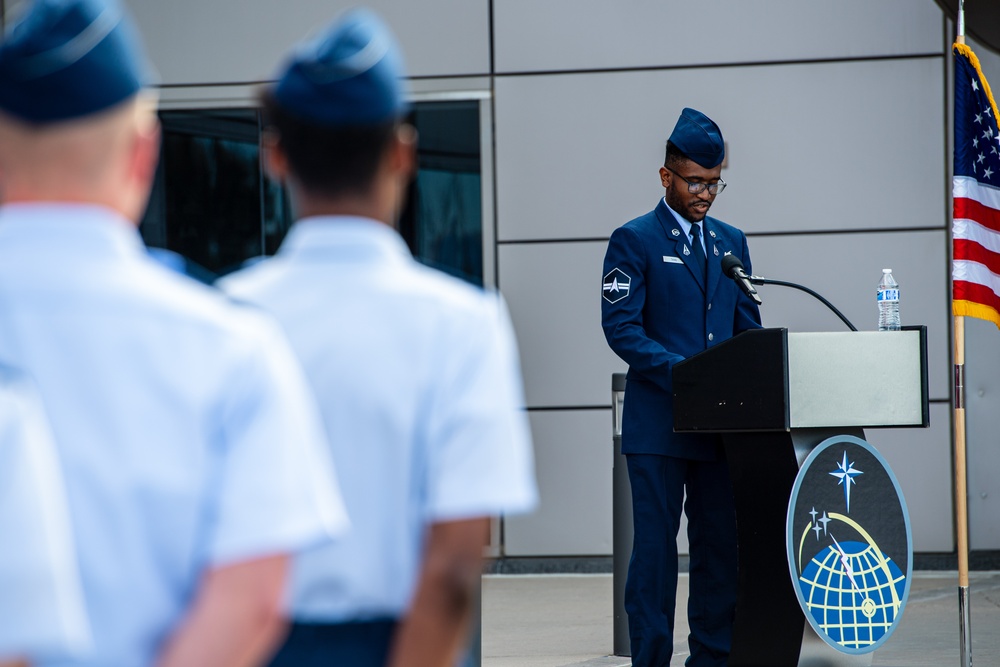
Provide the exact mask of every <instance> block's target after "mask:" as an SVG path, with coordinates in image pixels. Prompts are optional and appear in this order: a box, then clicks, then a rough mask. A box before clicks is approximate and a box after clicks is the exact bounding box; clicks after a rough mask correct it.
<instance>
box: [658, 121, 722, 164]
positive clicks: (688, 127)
mask: <svg viewBox="0 0 1000 667" xmlns="http://www.w3.org/2000/svg"><path fill="white" fill-rule="evenodd" d="M669 141H670V143H672V144H673V145H674V146H676V147H677V149H678V150H679V151H680V152H682V153H684V155H687V156H688V157H689V158H691V160H693V161H694V162H697V163H698V164H700V165H701V166H702V167H705V169H712V168H713V167H716V166H718V165H720V164H722V160H723V158H725V157H726V144H725V143H724V142H723V141H722V130H720V129H719V126H718V125H716V124H715V122H714V121H713V120H712V119H711V118H709V117H708V116H706V115H705V114H703V113H702V112H700V111H696V110H694V109H687V108H685V109H684V110H683V111H681V117H680V118H678V119H677V124H676V125H674V131H673V132H671V133H670V139H669Z"/></svg>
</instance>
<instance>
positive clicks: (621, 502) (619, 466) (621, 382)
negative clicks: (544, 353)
mask: <svg viewBox="0 0 1000 667" xmlns="http://www.w3.org/2000/svg"><path fill="white" fill-rule="evenodd" d="M624 405H625V374H624V373H615V374H614V375H612V376H611V420H612V441H613V442H614V458H613V462H612V466H611V470H612V485H611V495H612V501H611V503H612V508H611V513H612V526H613V527H612V533H613V536H612V549H613V556H612V559H613V563H614V566H613V570H614V575H613V578H614V624H615V625H614V644H615V647H614V655H632V647H631V645H630V644H629V637H628V614H626V613H625V579H626V577H627V576H628V562H629V558H631V556H632V487H631V486H630V485H629V481H628V468H627V467H626V465H625V457H624V456H622V407H623V406H624Z"/></svg>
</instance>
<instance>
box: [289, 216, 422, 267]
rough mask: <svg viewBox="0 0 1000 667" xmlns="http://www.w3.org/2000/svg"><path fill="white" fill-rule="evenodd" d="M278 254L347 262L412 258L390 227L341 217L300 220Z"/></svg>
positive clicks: (318, 217) (368, 219) (293, 257)
mask: <svg viewBox="0 0 1000 667" xmlns="http://www.w3.org/2000/svg"><path fill="white" fill-rule="evenodd" d="M278 255H279V256H281V257H286V258H289V259H309V258H326V259H329V258H331V257H335V258H336V259H338V260H347V261H350V260H364V259H370V258H374V257H381V258H396V259H408V258H411V257H412V256H411V255H410V250H409V248H407V247H406V243H405V242H404V241H403V238H402V237H401V236H400V235H399V232H397V231H396V230H395V229H393V228H392V227H390V226H389V225H387V224H385V223H382V222H379V221H378V220H372V219H371V218H362V217H355V216H342V215H329V216H313V217H308V218H303V219H301V220H299V221H298V222H296V223H295V224H294V225H292V228H291V230H290V231H289V232H288V236H287V237H286V238H285V240H284V242H282V244H281V248H280V249H279V250H278Z"/></svg>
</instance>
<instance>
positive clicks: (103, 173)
mask: <svg viewBox="0 0 1000 667" xmlns="http://www.w3.org/2000/svg"><path fill="white" fill-rule="evenodd" d="M148 80H149V74H148V69H147V66H146V61H145V60H144V57H143V55H142V52H141V49H140V47H139V43H138V37H137V35H136V33H134V32H133V30H132V27H131V24H130V21H129V19H128V17H127V16H126V14H125V12H124V10H123V8H122V7H121V6H120V5H119V4H117V2H114V1H113V0H36V1H35V2H33V3H32V4H31V5H30V6H29V7H28V11H27V12H26V13H25V14H24V16H23V18H22V19H21V20H20V21H18V22H16V23H15V24H14V25H13V26H12V27H11V30H10V32H9V33H8V34H7V35H6V36H5V39H4V40H3V42H0V174H2V176H0V202H2V204H0V308H2V311H0V313H2V314H0V362H2V363H5V364H8V365H11V366H14V367H17V368H19V369H21V370H22V371H23V372H24V373H25V374H26V375H27V376H29V377H30V378H31V379H32V380H33V381H34V383H35V385H36V386H37V388H38V395H39V396H40V398H41V401H42V404H43V405H44V409H45V412H46V413H47V415H48V418H49V423H50V425H51V429H52V435H53V440H54V442H55V445H56V448H57V450H58V453H59V457H60V460H61V465H62V468H63V470H64V473H65V474H64V479H65V485H66V493H67V498H68V506H69V515H70V521H71V524H72V530H73V533H74V537H75V539H76V546H77V556H78V563H79V572H80V577H81V581H82V587H83V591H84V602H85V605H86V612H87V617H88V619H89V622H90V627H91V636H92V647H91V650H90V651H88V652H85V653H83V654H82V655H79V656H74V657H72V658H66V659H62V658H59V657H55V656H45V657H42V658H40V659H39V660H38V661H37V663H38V664H39V665H42V666H46V667H71V666H77V667H84V666H92V667H125V666H130V667H131V666H140V667H143V666H147V665H152V664H154V663H155V664H157V665H158V666H159V667H181V666H183V667H190V666H191V665H234V664H257V663H259V662H260V661H261V660H262V659H266V657H267V655H269V654H270V652H271V650H273V647H274V644H275V643H276V642H277V641H278V640H279V638H280V635H281V633H282V632H283V629H284V621H283V615H282V609H281V601H282V600H281V595H282V590H283V586H284V582H285V574H286V571H287V562H288V560H289V555H290V554H291V553H293V552H295V551H297V550H298V549H300V548H304V547H306V546H310V545H313V544H316V543H320V542H325V541H328V540H329V538H330V536H331V534H334V533H339V532H341V531H342V530H343V529H344V528H346V522H347V520H346V515H345V512H344V508H343V504H342V502H341V500H340V497H339V494H338V493H337V491H336V481H335V478H334V476H333V470H332V466H331V462H330V460H329V452H328V449H327V447H326V445H325V442H324V439H325V435H324V433H323V427H322V422H321V419H320V416H319V413H318V411H317V409H316V405H315V401H314V399H313V398H312V396H311V393H310V391H309V388H308V385H307V383H306V380H305V378H304V376H303V374H302V372H301V368H300V367H299V366H298V364H297V362H296V360H295V357H294V355H293V353H292V351H291V350H290V348H289V346H288V342H287V340H286V339H285V337H284V336H283V334H282V333H281V330H280V328H279V327H278V325H277V324H276V323H274V322H273V321H271V320H269V319H266V318H265V317H264V316H263V315H262V314H260V313H258V312H255V311H253V310H252V309H249V308H245V307H237V306H235V305H233V304H231V303H229V301H228V300H227V299H225V297H224V296H223V295H221V294H219V293H217V292H215V291H213V290H211V289H209V288H207V287H204V286H202V285H199V284H198V283H195V282H194V281H191V280H189V279H187V278H184V277H182V276H179V275H176V274H175V273H173V272H171V271H169V270H167V269H165V268H163V267H161V266H159V265H158V264H157V263H156V262H154V260H152V259H151V258H150V257H149V256H148V255H147V253H146V251H145V248H144V247H143V245H142V241H141V239H140V237H139V234H138V232H137V229H136V225H137V221H138V220H139V219H140V218H141V215H142V211H143V208H144V207H145V204H146V200H147V198H148V196H149V190H150V186H151V183H152V180H153V177H154V174H155V169H156V162H157V152H158V148H159V127H158V122H157V119H156V114H155V101H154V100H152V99H151V95H150V93H148V92H146V91H145V90H144V85H145V83H146V82H147V81H148ZM14 622H15V621H14V619H12V618H9V617H4V618H0V627H4V626H7V625H8V624H10V623H14Z"/></svg>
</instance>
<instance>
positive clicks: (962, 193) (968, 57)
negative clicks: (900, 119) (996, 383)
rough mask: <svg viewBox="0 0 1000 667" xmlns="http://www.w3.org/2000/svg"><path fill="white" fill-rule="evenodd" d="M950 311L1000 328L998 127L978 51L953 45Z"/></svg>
mask: <svg viewBox="0 0 1000 667" xmlns="http://www.w3.org/2000/svg"><path fill="white" fill-rule="evenodd" d="M954 53H955V167H954V169H955V175H954V180H953V182H952V197H953V202H952V203H953V214H954V215H953V222H952V243H953V257H954V260H953V262H952V283H953V293H952V311H953V313H954V314H955V315H966V316H969V317H978V318H980V319H984V320H989V321H991V322H993V323H994V324H996V325H997V327H1000V129H998V127H997V105H996V102H995V101H994V99H993V93H992V92H991V91H990V85H989V83H987V81H986V77H984V76H983V72H982V69H981V68H980V66H979V59H978V58H976V54H974V53H973V52H972V50H971V49H970V48H969V47H968V46H966V45H964V44H955V47H954Z"/></svg>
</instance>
